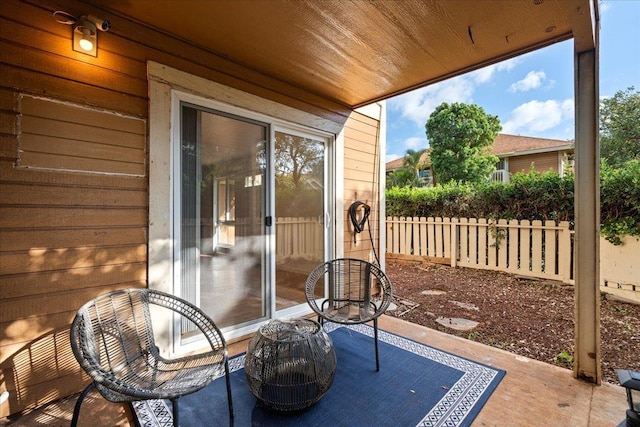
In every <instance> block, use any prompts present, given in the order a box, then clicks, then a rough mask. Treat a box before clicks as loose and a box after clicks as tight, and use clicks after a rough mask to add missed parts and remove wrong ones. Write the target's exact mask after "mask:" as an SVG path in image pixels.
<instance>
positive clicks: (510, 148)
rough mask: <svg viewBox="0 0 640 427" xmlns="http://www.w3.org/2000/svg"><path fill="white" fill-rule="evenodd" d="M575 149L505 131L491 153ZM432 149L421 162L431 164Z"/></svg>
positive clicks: (396, 164)
mask: <svg viewBox="0 0 640 427" xmlns="http://www.w3.org/2000/svg"><path fill="white" fill-rule="evenodd" d="M567 150H573V142H572V141H562V140H559V139H546V138H535V137H532V136H520V135H509V134H505V133H501V134H498V136H497V137H496V139H495V140H494V141H493V149H492V151H491V154H493V155H495V156H498V157H515V156H524V155H526V154H534V153H546V152H550V151H567ZM429 153H430V150H429V149H427V151H425V152H424V153H423V154H422V156H420V163H422V164H423V165H425V166H430V164H431V159H430V158H429ZM403 162H404V158H403V157H400V158H398V159H394V160H391V161H389V162H387V164H386V170H387V172H389V171H394V170H396V169H400V168H401V167H402V164H403Z"/></svg>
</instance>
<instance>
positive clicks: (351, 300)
mask: <svg viewBox="0 0 640 427" xmlns="http://www.w3.org/2000/svg"><path fill="white" fill-rule="evenodd" d="M325 286H326V293H325ZM305 294H306V299H307V302H308V303H309V305H310V306H311V308H312V309H313V311H314V312H316V314H317V315H318V321H319V322H320V323H323V322H324V321H325V320H326V321H329V322H335V323H340V324H343V325H354V324H358V323H367V322H373V330H374V342H375V352H376V371H379V370H380V358H379V356H378V317H380V315H381V314H382V313H384V312H385V311H386V310H387V308H388V307H389V304H390V303H391V299H392V286H391V280H389V278H388V277H387V275H386V274H384V272H383V271H382V270H381V269H380V268H379V267H378V266H376V265H374V264H372V263H370V262H367V261H364V260H361V259H354V258H339V259H334V260H331V261H327V262H325V263H324V264H321V265H319V266H318V267H316V268H315V269H314V270H313V271H312V272H311V273H310V274H309V276H308V277H307V281H306V284H305ZM319 301H320V303H319ZM318 303H319V304H318Z"/></svg>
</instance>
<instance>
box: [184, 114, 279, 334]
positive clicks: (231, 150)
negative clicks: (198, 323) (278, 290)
mask: <svg viewBox="0 0 640 427" xmlns="http://www.w3.org/2000/svg"><path fill="white" fill-rule="evenodd" d="M181 132H182V144H181V154H180V157H181V159H180V165H181V173H180V176H181V188H180V209H181V211H180V220H179V224H180V225H179V230H178V233H177V234H179V242H180V244H179V251H180V253H179V254H178V256H177V259H179V260H180V263H179V265H180V268H179V269H180V278H179V280H180V292H181V295H182V297H183V298H185V299H187V300H189V301H191V302H193V303H195V304H197V305H198V306H200V307H201V308H203V309H204V311H205V312H206V313H207V314H209V315H210V316H211V317H212V318H213V320H214V321H215V322H216V324H217V325H218V326H219V327H221V328H231V327H238V326H240V325H246V324H250V323H252V322H256V321H258V320H260V319H264V318H265V317H266V316H267V304H266V295H267V293H266V287H265V285H264V279H263V278H264V277H265V259H266V258H265V247H266V246H265V245H266V236H265V228H264V224H263V219H264V217H265V212H264V209H265V208H264V207H265V191H264V188H263V186H262V182H265V179H264V175H265V173H266V171H265V168H266V162H265V159H266V154H265V149H266V144H265V142H266V140H267V135H268V134H269V128H268V125H265V124H262V123H257V122H254V121H249V120H246V119H243V118H239V117H235V116H230V115H227V114H223V113H218V112H214V111H210V110H204V109H200V108H198V107H195V106H191V105H187V104H182V108H181ZM190 332H191V331H189V329H188V327H187V326H186V325H183V327H182V336H183V337H185V336H188V335H189V334H190Z"/></svg>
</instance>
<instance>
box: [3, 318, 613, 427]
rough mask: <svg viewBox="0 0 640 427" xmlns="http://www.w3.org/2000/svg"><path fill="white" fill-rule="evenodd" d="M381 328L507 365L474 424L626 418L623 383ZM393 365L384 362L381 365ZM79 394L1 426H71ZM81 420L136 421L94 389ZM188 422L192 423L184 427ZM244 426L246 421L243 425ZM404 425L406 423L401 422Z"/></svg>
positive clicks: (594, 426) (383, 323)
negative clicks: (589, 379) (597, 381)
mask: <svg viewBox="0 0 640 427" xmlns="http://www.w3.org/2000/svg"><path fill="white" fill-rule="evenodd" d="M379 326H380V328H382V329H384V330H386V331H388V332H392V333H395V334H397V335H402V336H404V337H407V338H410V339H413V340H415V341H418V342H421V343H424V344H427V345H430V346H433V347H436V348H439V349H440V350H444V351H448V352H451V353H454V354H456V355H458V356H462V357H466V358H468V359H471V360H474V361H477V362H481V363H484V364H486V365H490V366H494V367H496V368H499V369H504V370H505V371H506V372H507V374H506V376H505V377H504V379H503V380H502V382H501V383H500V385H499V386H498V388H497V389H496V390H495V391H494V393H493V394H492V395H491V397H490V398H489V401H488V402H487V404H486V405H485V406H484V407H483V409H482V411H481V412H480V414H479V415H478V417H477V418H476V419H475V421H474V423H473V426H510V427H516V426H523V427H524V426H528V427H533V426H540V427H547V426H548V427H555V426H563V427H582V426H584V427H616V426H619V425H620V423H621V422H622V421H623V420H624V416H625V410H626V397H625V392H624V389H623V388H622V387H620V386H617V385H612V384H604V385H602V386H594V385H591V384H589V383H586V382H583V381H578V380H576V379H574V378H573V373H572V372H571V371H569V370H567V369H563V368H559V367H557V366H553V365H550V364H547V363H543V362H539V361H536V360H532V359H528V358H526V357H522V356H517V355H515V354H513V353H509V352H507V351H504V350H500V349H497V348H493V347H489V346H486V345H483V344H479V343H476V342H473V341H469V340H465V339H463V338H459V337H455V336H452V335H447V334H444V333H442V332H438V331H435V330H432V329H429V328H425V327H422V326H419V325H415V324H412V323H408V322H405V321H403V320H400V319H397V318H394V317H389V316H382V317H381V318H380V322H379ZM246 346H247V340H243V341H238V342H235V343H232V344H230V345H229V351H230V354H232V355H235V354H239V353H242V352H244V351H245V350H246ZM387 368H388V367H385V366H382V368H381V369H387ZM76 399H77V396H72V397H69V398H66V399H63V400H61V401H58V402H55V403H52V404H49V405H46V406H43V407H41V408H38V409H36V410H33V411H31V412H29V413H26V414H23V415H21V416H20V417H16V418H15V419H11V420H6V419H5V420H0V426H16V427H17V426H25V427H38V426H68V425H69V424H70V422H71V416H72V414H73V406H74V404H75V402H76ZM79 425H80V426H81V427H82V426H90V427H100V426H105V427H106V426H109V427H112V426H130V425H131V426H132V425H133V423H132V421H131V418H130V414H128V411H127V410H126V409H125V407H124V406H123V405H120V404H113V403H109V402H107V401H105V400H104V399H102V397H101V396H100V395H99V394H98V393H97V392H91V393H90V394H89V395H88V396H87V398H86V400H85V402H84V403H83V405H82V410H81V414H80V422H79ZM184 427H188V426H184ZM242 427H244V426H242ZM399 427H403V426H399Z"/></svg>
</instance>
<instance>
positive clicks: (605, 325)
mask: <svg viewBox="0 0 640 427" xmlns="http://www.w3.org/2000/svg"><path fill="white" fill-rule="evenodd" d="M386 273H387V275H388V276H389V278H390V279H391V281H392V283H393V286H394V294H395V300H394V303H395V304H396V305H397V306H398V308H397V309H396V310H394V311H388V312H387V314H389V315H391V316H396V317H400V318H402V319H404V320H407V321H409V322H412V323H417V324H420V325H423V326H427V327H429V328H432V329H436V330H439V331H442V332H446V333H449V334H452V335H458V336H460V337H464V338H467V339H470V340H474V341H478V342H481V343H484V344H487V345H490V346H493V347H498V348H501V349H504V350H507V351H510V352H512V353H515V354H519V355H522V356H526V357H529V358H531V359H536V360H540V361H543V362H547V363H552V364H555V365H558V366H561V367H564V368H567V369H572V368H573V342H574V334H575V331H574V292H573V287H572V286H570V285H566V284H563V283H561V282H556V281H549V280H537V279H531V278H522V277H516V276H514V275H511V274H506V273H501V272H496V271H489V270H477V269H471V268H460V267H459V268H451V267H448V266H443V265H438V264H416V263H400V262H397V261H387V263H386ZM425 291H442V292H425ZM600 310H601V313H600V315H601V340H602V369H603V374H602V379H603V381H606V382H611V383H616V384H617V383H618V377H617V375H616V373H615V370H616V369H633V370H636V371H640V306H639V305H636V304H630V303H626V302H621V301H618V300H615V299H612V298H609V297H607V296H603V298H602V299H601V306H600ZM438 317H445V318H463V319H468V320H472V321H475V322H478V326H477V327H476V328H474V329H472V330H470V331H456V330H453V329H451V328H448V327H445V326H443V325H441V324H440V323H438V322H436V319H437V318H438Z"/></svg>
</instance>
